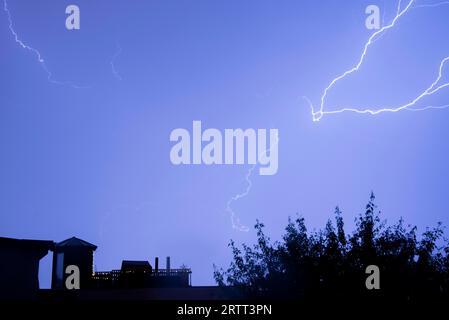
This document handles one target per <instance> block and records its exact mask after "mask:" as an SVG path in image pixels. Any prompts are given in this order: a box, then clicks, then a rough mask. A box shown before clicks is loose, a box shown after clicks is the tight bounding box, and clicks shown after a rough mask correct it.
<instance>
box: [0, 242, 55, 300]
mask: <svg viewBox="0 0 449 320" xmlns="http://www.w3.org/2000/svg"><path fill="white" fill-rule="evenodd" d="M53 247H54V242H53V241H41V240H25V239H12V238H3V237H0V299H7V298H8V299H22V298H23V299H33V298H35V297H36V295H37V292H38V290H39V261H40V260H41V259H42V258H43V257H45V256H46V255H47V253H48V251H49V250H52V249H53Z"/></svg>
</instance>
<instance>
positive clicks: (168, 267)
mask: <svg viewBox="0 0 449 320" xmlns="http://www.w3.org/2000/svg"><path fill="white" fill-rule="evenodd" d="M169 272H170V257H167V273H169Z"/></svg>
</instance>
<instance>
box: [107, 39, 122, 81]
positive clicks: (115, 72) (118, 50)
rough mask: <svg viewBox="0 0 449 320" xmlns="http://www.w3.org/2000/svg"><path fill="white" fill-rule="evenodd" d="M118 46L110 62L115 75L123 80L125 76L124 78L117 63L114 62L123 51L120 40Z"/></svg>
mask: <svg viewBox="0 0 449 320" xmlns="http://www.w3.org/2000/svg"><path fill="white" fill-rule="evenodd" d="M116 47H117V51H116V52H115V54H114V55H113V56H112V58H111V62H110V64H111V69H112V74H113V75H114V77H115V78H116V79H117V80H120V81H121V80H123V78H122V76H121V75H120V74H119V73H118V71H117V69H116V68H115V63H114V61H115V59H117V58H118V56H120V54H121V53H122V47H121V46H120V43H119V42H118V41H117V43H116Z"/></svg>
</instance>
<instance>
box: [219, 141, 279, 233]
mask: <svg viewBox="0 0 449 320" xmlns="http://www.w3.org/2000/svg"><path fill="white" fill-rule="evenodd" d="M277 144H279V135H277V136H276V142H275V143H274V145H273V146H270V148H267V149H266V150H265V151H263V152H261V153H260V154H261V155H266V154H267V153H268V152H270V149H271V148H272V147H274V146H276V145H277ZM256 168H257V164H254V165H252V166H251V167H250V168H249V169H248V171H247V173H246V175H245V182H246V189H245V191H244V192H242V193H238V194H236V195H234V196H232V197H231V198H230V199H229V200H228V202H227V203H226V211H227V212H228V213H229V215H230V217H231V223H232V227H233V228H234V229H236V230H237V231H242V232H248V231H249V228H248V227H247V226H245V225H243V224H241V223H240V219H239V218H238V216H237V214H236V213H235V211H234V210H233V209H232V207H231V204H232V203H233V202H235V201H237V200H239V199H242V198H244V197H246V196H247V195H248V194H249V193H250V192H251V189H252V187H253V183H252V181H251V176H252V175H253V172H254V170H255V169H256Z"/></svg>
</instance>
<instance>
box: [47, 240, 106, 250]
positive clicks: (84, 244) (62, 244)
mask: <svg viewBox="0 0 449 320" xmlns="http://www.w3.org/2000/svg"><path fill="white" fill-rule="evenodd" d="M55 247H56V248H61V247H89V248H92V250H95V249H97V246H96V245H93V244H92V243H89V242H87V241H84V240H81V239H78V238H77V237H71V238H69V239H67V240H64V241H61V242H59V243H57V244H56V246H55Z"/></svg>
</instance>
